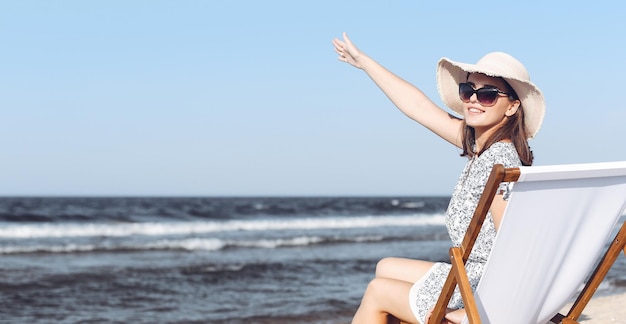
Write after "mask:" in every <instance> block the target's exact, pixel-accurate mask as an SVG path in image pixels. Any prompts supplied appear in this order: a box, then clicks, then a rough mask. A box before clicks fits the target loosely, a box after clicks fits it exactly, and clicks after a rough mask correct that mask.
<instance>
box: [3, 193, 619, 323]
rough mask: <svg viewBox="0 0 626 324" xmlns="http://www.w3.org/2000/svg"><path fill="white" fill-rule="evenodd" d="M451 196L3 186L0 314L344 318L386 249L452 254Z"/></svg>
mask: <svg viewBox="0 0 626 324" xmlns="http://www.w3.org/2000/svg"><path fill="white" fill-rule="evenodd" d="M448 201H449V197H322V198H312V197H310V198H293V197H289V198H262V197H245V198H119V197H118V198H32V197H31V198H0V260H1V262H0V304H1V305H3V307H2V308H0V322H2V323H129V322H133V323H221V322H230V323H347V322H349V321H350V318H351V316H352V314H353V313H354V311H355V310H356V308H357V306H358V304H359V301H360V298H361V296H362V294H363V291H364V289H365V287H366V285H367V283H368V282H369V280H370V279H371V278H372V276H373V273H374V269H375V266H376V262H377V261H378V260H379V259H381V258H383V257H386V256H399V257H410V258H416V259H424V260H431V261H444V260H447V258H448V257H447V251H448V248H449V246H450V243H449V238H448V236H447V233H446V230H445V226H444V221H443V219H444V211H445V209H446V207H447V204H448ZM624 259H626V258H623V257H620V258H619V259H618V262H617V264H616V265H615V266H614V267H613V269H612V270H611V271H610V272H609V275H608V276H607V278H606V280H605V283H603V285H602V286H601V287H600V291H599V293H601V294H610V293H614V292H617V291H622V290H623V287H624V286H625V285H626V261H624Z"/></svg>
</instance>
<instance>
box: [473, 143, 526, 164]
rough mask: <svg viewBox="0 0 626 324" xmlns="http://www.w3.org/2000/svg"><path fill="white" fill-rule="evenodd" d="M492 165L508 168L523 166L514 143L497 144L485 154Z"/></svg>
mask: <svg viewBox="0 0 626 324" xmlns="http://www.w3.org/2000/svg"><path fill="white" fill-rule="evenodd" d="M482 156H485V158H486V159H487V160H489V161H490V162H491V163H492V164H502V165H504V166H505V167H507V168H513V167H518V166H520V165H521V164H522V162H521V160H520V157H519V154H518V153H517V149H516V148H515V145H514V144H513V143H512V142H504V141H500V142H496V143H493V144H492V145H491V146H490V147H489V148H487V149H486V150H485V152H483V154H482Z"/></svg>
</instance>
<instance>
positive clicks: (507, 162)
mask: <svg viewBox="0 0 626 324" xmlns="http://www.w3.org/2000/svg"><path fill="white" fill-rule="evenodd" d="M333 44H334V47H335V51H336V52H337V54H339V60H340V61H343V62H346V63H348V64H350V65H352V66H354V67H356V68H359V69H361V70H363V71H364V72H365V73H366V74H367V75H368V76H369V77H370V78H371V79H372V80H373V81H374V82H375V83H376V85H377V86H378V87H379V88H380V89H381V90H382V91H383V92H384V93H385V94H386V95H387V97H389V99H390V100H391V101H392V102H393V103H394V104H395V105H396V106H397V107H398V108H399V109H400V110H401V111H402V112H403V113H404V114H405V115H407V116H408V117H409V118H411V119H413V120H415V121H416V122H418V123H420V124H422V125H423V126H425V127H426V128H428V129H430V130H431V131H433V132H434V133H435V134H437V135H439V136H440V137H442V138H443V139H445V140H446V141H448V142H450V143H451V144H453V145H455V146H457V147H459V148H461V149H462V153H461V156H465V157H467V158H468V162H467V164H466V165H465V168H464V169H463V171H462V173H461V176H460V178H459V180H458V182H457V184H456V186H455V188H454V191H453V194H452V197H451V200H450V205H449V206H448V209H447V211H446V227H447V229H448V233H449V234H450V238H451V239H452V243H453V244H454V245H455V246H459V245H460V244H461V241H462V240H463V236H464V235H465V231H466V229H467V226H468V224H469V222H470V220H471V218H472V215H473V213H474V210H475V208H476V205H477V203H478V200H479V199H480V196H481V194H482V191H483V189H484V187H485V184H486V182H487V178H488V177H489V174H490V172H491V168H492V166H493V165H494V164H502V165H504V166H505V167H507V168H510V167H518V166H520V165H531V164H532V162H533V154H532V152H531V150H530V147H529V145H528V139H529V138H532V137H534V136H535V134H536V133H537V131H538V130H539V128H540V126H541V123H542V121H543V116H544V113H545V103H544V99H543V95H542V93H541V91H540V90H539V88H537V87H536V86H535V85H534V84H533V83H532V82H531V81H530V78H529V76H528V73H527V72H526V68H525V67H524V66H523V65H522V64H521V63H520V62H519V61H517V60H516V59H515V58H513V57H512V56H510V55H508V54H505V53H501V52H494V53H489V54H487V55H485V56H484V57H483V58H481V59H480V60H479V61H478V63H476V64H466V63H460V62H455V61H452V60H450V59H447V58H442V59H441V60H440V61H439V63H438V68H437V83H438V89H439V94H440V95H441V98H442V100H443V102H444V104H445V105H446V106H448V107H450V108H451V109H452V110H453V111H454V112H456V113H458V114H459V115H460V116H462V118H458V117H455V116H453V115H451V114H449V113H447V112H446V111H444V110H443V109H442V108H440V107H438V106H437V105H436V104H435V103H434V102H433V101H431V100H430V99H429V98H428V97H427V96H426V95H425V94H424V93H423V92H422V91H420V90H419V89H418V88H416V87H415V86H413V85H411V84H409V83H408V82H406V81H404V80H403V79H401V78H399V77H398V76H396V75H395V74H393V73H391V72H390V71H388V70H387V69H385V68H384V67H383V66H382V65H380V64H378V63H377V62H376V61H374V60H373V59H372V58H370V57H368V56H367V55H365V54H364V53H363V52H361V51H359V49H358V48H357V47H356V46H355V45H354V44H353V43H352V42H351V41H350V39H349V38H348V36H347V35H346V34H345V33H344V34H343V40H340V39H334V40H333ZM510 189H511V184H502V185H501V186H500V188H499V190H498V194H497V196H496V198H495V199H494V202H493V204H492V205H491V207H490V211H489V214H488V215H487V219H486V220H485V224H484V225H483V228H482V230H481V233H480V235H479V237H478V239H477V241H476V244H475V246H474V249H473V251H472V253H471V255H470V257H469V260H468V262H467V265H466V269H467V272H468V276H469V279H470V282H471V284H472V288H473V289H476V286H477V285H478V282H479V281H480V278H481V276H482V273H483V269H484V266H485V263H486V261H487V257H488V256H489V253H490V251H491V247H492V245H493V240H494V239H495V235H496V230H497V229H498V227H499V225H500V221H501V218H502V214H503V212H504V208H505V206H506V200H507V198H508V194H509V191H510ZM449 270H450V265H449V264H447V263H442V262H436V263H435V262H429V261H421V260H412V259H403V258H385V259H383V260H381V261H379V262H378V264H377V266H376V276H375V278H374V279H373V280H372V281H371V282H370V283H369V285H368V286H367V289H366V291H365V294H364V296H363V299H362V301H361V305H360V307H359V309H358V310H357V312H356V314H355V315H354V319H353V322H354V323H387V321H388V315H392V316H393V317H395V318H396V319H400V320H402V321H404V322H408V323H422V324H424V323H427V320H428V316H429V315H430V312H431V311H432V308H433V307H434V305H435V303H436V301H437V299H438V298H439V294H440V292H441V289H442V287H443V284H444V282H445V280H446V277H447V275H448V272H449ZM448 307H449V309H448V313H447V314H446V318H445V320H444V321H447V323H460V322H461V320H462V319H463V317H464V315H465V314H464V310H463V309H462V308H463V301H462V299H461V296H460V294H459V293H458V292H457V293H455V294H454V295H453V297H452V299H451V300H450V303H449V304H448Z"/></svg>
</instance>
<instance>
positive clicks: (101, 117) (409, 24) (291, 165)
mask: <svg viewBox="0 0 626 324" xmlns="http://www.w3.org/2000/svg"><path fill="white" fill-rule="evenodd" d="M624 15H626V7H625V5H624V3H623V2H620V1H612V2H609V1H606V2H603V1H593V2H589V1H586V2H580V4H578V3H576V2H565V1H563V2H552V1H512V2H508V1H497V2H493V1H492V2H484V1H483V2H480V1H479V2H476V1H474V2H463V1H317V0H316V1H273V0H265V1H252V0H249V1H154V0H146V1H133V0H124V1H115V0H106V1H43V0H41V1H30V0H20V1H1V2H0V61H1V63H0V111H1V114H0V152H1V153H0V195H2V196H15V195H55V196H58V195H80V196H85V195H87V196H90V195H133V196H144V195H158V196H181V195H193V196H232V195H235V196H239V195H246V196H248V195H271V196H273V195H290V196H300V195H448V194H450V193H451V191H452V187H453V185H454V183H455V181H456V179H457V177H458V175H459V173H460V170H461V167H462V165H463V163H464V160H463V158H461V157H459V156H458V153H459V150H458V149H456V148H454V147H452V146H451V145H449V144H447V143H445V142H444V141H442V140H440V139H439V138H437V137H435V136H434V135H432V134H430V133H429V132H428V131H426V130H425V129H423V128H422V127H421V126H420V125H418V124H416V123H414V122H412V121H411V120H409V119H408V118H406V117H405V116H404V115H402V114H401V113H400V112H399V111H398V110H397V109H396V108H395V107H394V106H392V104H391V103H390V102H389V101H388V100H387V98H386V97H385V96H384V95H383V94H382V92H380V91H379V90H378V89H377V88H376V87H375V86H374V85H373V83H372V82H371V81H370V80H369V79H368V78H367V76H366V75H365V74H364V73H363V72H362V71H359V70H357V69H354V68H352V67H350V66H348V65H346V64H344V63H341V62H339V61H338V60H337V59H336V55H335V53H334V51H333V49H332V45H331V40H332V38H334V37H338V36H340V35H341V32H343V31H346V32H348V34H349V35H350V37H351V39H352V40H353V41H354V42H355V43H356V44H357V46H359V47H360V48H361V50H363V51H364V52H366V53H368V54H369V55H371V56H372V57H374V58H375V59H377V60H378V61H379V62H380V63H382V64H383V65H385V66H386V67H388V68H389V69H391V70H392V71H394V72H396V73H397V74H398V75H400V76H401V77H403V78H405V79H407V80H408V81H410V82H412V83H414V84H416V85H417V86H419V87H420V88H421V89H422V90H423V91H425V92H426V93H427V94H429V95H430V96H431V98H433V99H434V100H435V101H436V102H438V103H441V101H440V99H439V95H438V93H437V91H436V84H435V67H436V62H437V60H438V59H439V58H440V57H442V56H446V57H449V58H451V59H453V60H460V61H465V62H475V61H477V60H478V59H479V58H480V57H481V56H482V55H483V54H485V53H487V52H491V51H505V52H508V53H510V54H512V55H513V56H515V57H517V58H518V59H519V60H520V61H522V62H523V63H524V64H525V65H526V67H527V69H528V70H529V72H530V74H531V78H532V80H533V81H534V82H535V83H536V84H537V85H538V86H539V87H540V88H541V89H542V90H543V92H544V94H545V97H546V100H547V115H546V118H545V122H544V124H543V128H542V130H541V131H540V133H539V134H538V136H537V138H536V139H534V140H531V142H530V144H531V147H532V149H533V150H534V152H535V156H536V160H535V161H536V164H537V165H545V164H560V163H580V162H603V161H615V160H626V143H625V140H624V138H625V135H624V133H625V126H626V123H625V120H626V107H625V104H624V102H625V97H624V93H625V92H626V91H625V86H624V82H625V81H624V76H626V43H625V42H624V40H623V39H624V32H626V20H625V19H624Z"/></svg>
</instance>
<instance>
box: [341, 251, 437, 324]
mask: <svg viewBox="0 0 626 324" xmlns="http://www.w3.org/2000/svg"><path fill="white" fill-rule="evenodd" d="M433 264H434V263H433V262H429V261H421V260H412V259H405V258H384V259H382V260H380V261H379V262H378V264H377V265H376V278H374V279H373V280H372V281H371V282H370V283H369V285H368V286H367V289H366V291H365V294H364V295H363V299H362V300H361V305H360V306H359V309H358V310H357V312H356V314H355V315H354V319H353V323H387V321H388V319H387V315H393V316H394V317H396V318H397V319H400V320H402V321H404V322H408V323H419V322H418V321H417V319H416V318H415V315H413V311H412V310H411V306H410V305H409V291H410V290H411V287H412V286H413V284H414V283H415V282H417V281H418V280H419V279H420V278H422V277H423V276H424V275H425V274H426V273H427V272H428V270H430V268H431V267H432V266H433Z"/></svg>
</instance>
